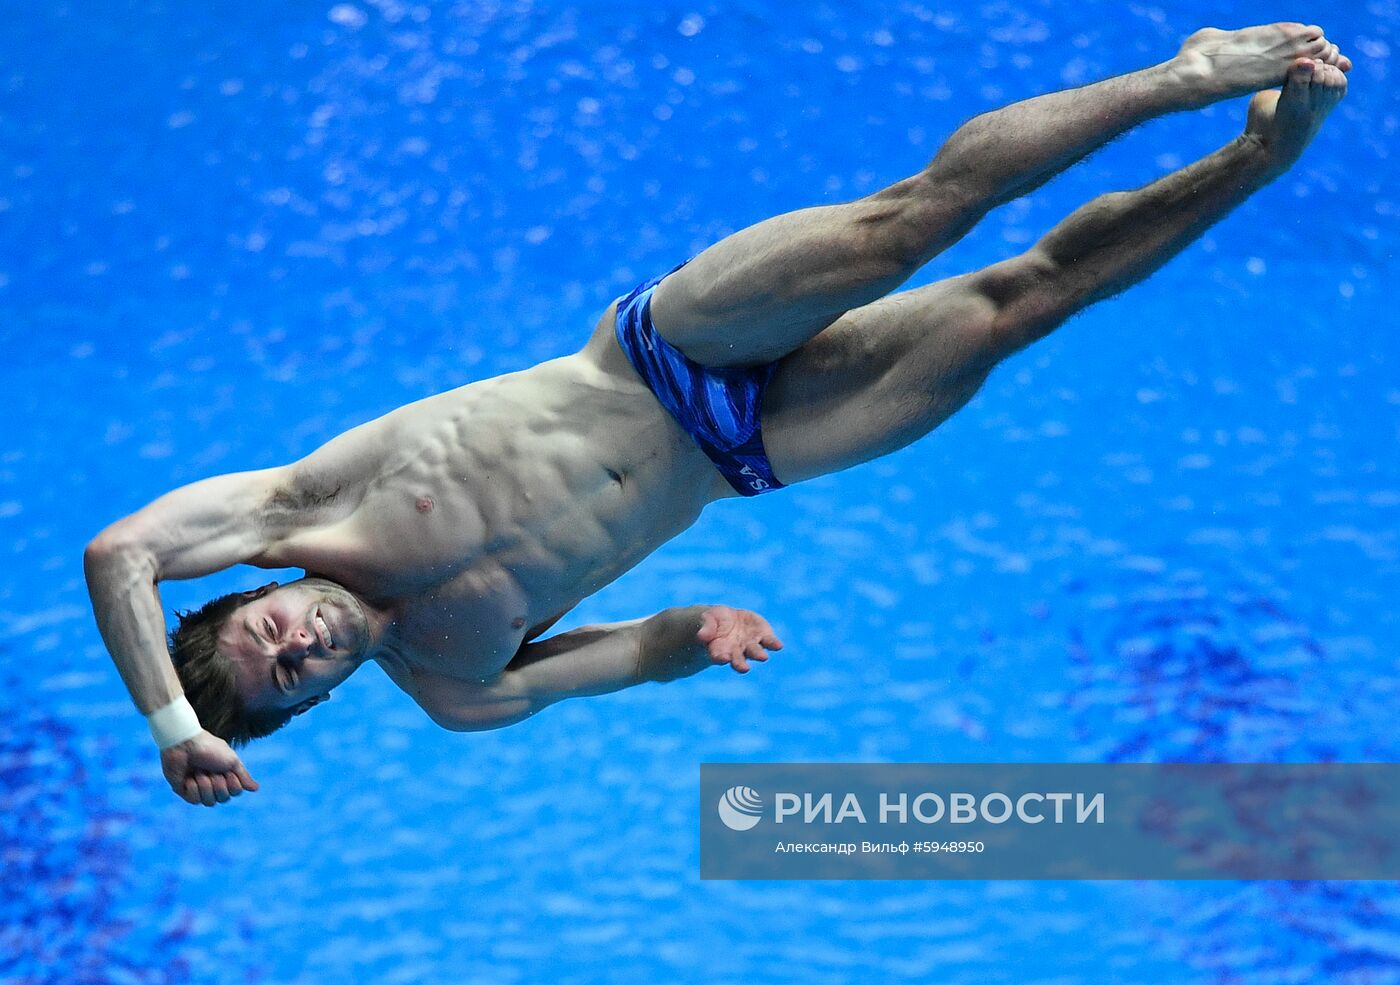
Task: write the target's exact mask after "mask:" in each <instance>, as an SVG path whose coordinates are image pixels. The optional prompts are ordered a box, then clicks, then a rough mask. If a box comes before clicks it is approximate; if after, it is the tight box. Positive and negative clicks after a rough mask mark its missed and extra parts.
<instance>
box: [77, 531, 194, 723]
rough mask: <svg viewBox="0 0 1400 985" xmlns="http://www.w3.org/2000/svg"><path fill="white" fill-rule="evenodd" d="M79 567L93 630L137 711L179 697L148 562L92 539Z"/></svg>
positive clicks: (152, 567)
mask: <svg viewBox="0 0 1400 985" xmlns="http://www.w3.org/2000/svg"><path fill="white" fill-rule="evenodd" d="M83 567H84V570H85V572H86V575H87V583H88V593H89V594H90V595H91V597H92V609H93V613H94V615H95V616H96V617H97V628H98V631H99V632H100V633H101V634H102V639H103V642H105V643H106V644H107V651H108V653H110V654H111V656H112V661H113V663H115V664H116V667H117V672H118V673H119V674H121V678H122V681H123V682H124V683H125V684H126V689H127V691H128V692H129V693H130V694H131V700H132V701H133V702H135V704H136V707H137V709H138V710H139V711H140V712H141V713H142V714H143V715H145V714H150V713H151V712H152V711H154V710H156V709H157V708H161V707H164V706H165V705H168V704H169V703H170V702H171V701H173V700H175V699H176V698H178V697H180V695H181V694H182V693H183V692H182V690H181V688H180V679H179V677H177V676H176V674H175V668H174V667H173V666H172V665H171V663H170V657H169V652H168V651H167V650H166V646H165V615H164V612H163V611H162V609H161V603H160V596H159V594H158V593H157V591H156V571H155V563H154V560H153V559H152V558H151V557H150V555H149V554H147V553H145V552H142V551H140V550H137V549H134V548H131V547H127V546H122V545H121V544H120V543H114V542H113V540H112V539H105V540H104V539H103V538H98V539H97V540H96V541H94V542H93V543H92V544H91V545H90V546H89V547H88V549H87V552H86V553H85V554H84V556H83Z"/></svg>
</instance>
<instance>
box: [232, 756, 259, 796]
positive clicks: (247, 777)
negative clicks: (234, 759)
mask: <svg viewBox="0 0 1400 985" xmlns="http://www.w3.org/2000/svg"><path fill="white" fill-rule="evenodd" d="M233 771H234V772H235V773H236V774H238V782H239V783H240V784H242V785H243V789H244V790H247V791H248V792H249V793H253V792H255V791H256V790H257V789H258V781H257V780H254V779H253V776H252V774H251V773H249V772H248V769H247V767H245V766H244V765H243V764H242V763H239V764H238V765H237V766H235V767H234V768H233Z"/></svg>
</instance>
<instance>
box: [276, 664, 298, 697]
mask: <svg viewBox="0 0 1400 985" xmlns="http://www.w3.org/2000/svg"><path fill="white" fill-rule="evenodd" d="M279 667H280V668H282V672H281V674H280V675H279V674H278V672H277V668H279ZM272 686H273V687H275V688H277V690H279V691H281V692H282V693H283V694H291V693H292V691H294V690H295V689H296V686H297V676H296V671H294V670H292V668H290V667H288V666H287V665H286V664H284V663H281V662H280V661H277V662H274V663H273V665H272Z"/></svg>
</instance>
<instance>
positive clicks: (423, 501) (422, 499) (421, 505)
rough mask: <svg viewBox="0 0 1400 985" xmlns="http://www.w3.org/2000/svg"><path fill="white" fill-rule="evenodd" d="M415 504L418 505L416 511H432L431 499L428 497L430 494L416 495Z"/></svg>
mask: <svg viewBox="0 0 1400 985" xmlns="http://www.w3.org/2000/svg"><path fill="white" fill-rule="evenodd" d="M417 506H418V512H419V513H431V512H432V511H433V500H432V497H430V496H419V497H418V503H417Z"/></svg>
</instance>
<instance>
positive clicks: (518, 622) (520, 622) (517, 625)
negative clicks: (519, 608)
mask: <svg viewBox="0 0 1400 985" xmlns="http://www.w3.org/2000/svg"><path fill="white" fill-rule="evenodd" d="M510 626H511V629H524V628H525V617H524V616H516V617H515V618H514V619H512V620H511V621H510Z"/></svg>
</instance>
